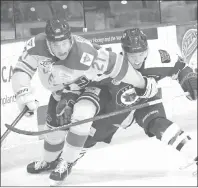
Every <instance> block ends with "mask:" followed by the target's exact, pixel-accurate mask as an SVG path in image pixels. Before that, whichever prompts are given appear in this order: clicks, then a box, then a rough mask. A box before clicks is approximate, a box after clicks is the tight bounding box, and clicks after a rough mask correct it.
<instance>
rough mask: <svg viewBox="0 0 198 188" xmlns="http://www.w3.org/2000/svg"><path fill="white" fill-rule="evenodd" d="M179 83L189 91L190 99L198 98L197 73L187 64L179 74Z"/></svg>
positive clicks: (185, 90)
mask: <svg viewBox="0 0 198 188" xmlns="http://www.w3.org/2000/svg"><path fill="white" fill-rule="evenodd" d="M178 80H179V83H180V85H181V87H182V89H183V90H184V92H189V95H188V96H187V98H188V99H189V100H196V99H197V73H196V72H195V71H193V69H192V68H190V67H188V66H186V67H184V68H183V69H182V70H181V71H180V72H179V74H178Z"/></svg>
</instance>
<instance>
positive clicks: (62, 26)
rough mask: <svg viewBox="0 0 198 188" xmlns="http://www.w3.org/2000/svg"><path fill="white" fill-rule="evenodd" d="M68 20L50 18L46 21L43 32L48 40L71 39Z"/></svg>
mask: <svg viewBox="0 0 198 188" xmlns="http://www.w3.org/2000/svg"><path fill="white" fill-rule="evenodd" d="M70 30H71V29H70V26H69V24H68V22H67V21H66V20H64V19H51V20H48V21H47V22H46V27H45V34H46V35H47V40H49V41H54V42H55V41H62V40H64V39H71V31H70Z"/></svg>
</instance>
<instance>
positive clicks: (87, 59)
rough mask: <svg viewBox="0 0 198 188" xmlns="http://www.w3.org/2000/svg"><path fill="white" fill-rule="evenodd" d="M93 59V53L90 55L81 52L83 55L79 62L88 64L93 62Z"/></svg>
mask: <svg viewBox="0 0 198 188" xmlns="http://www.w3.org/2000/svg"><path fill="white" fill-rule="evenodd" d="M93 59H94V56H93V55H91V54H89V53H86V52H83V55H82V57H81V59H80V62H81V63H82V64H84V65H87V66H90V65H91V64H92V62H93Z"/></svg>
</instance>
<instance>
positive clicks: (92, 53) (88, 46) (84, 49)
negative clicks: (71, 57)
mask: <svg viewBox="0 0 198 188" xmlns="http://www.w3.org/2000/svg"><path fill="white" fill-rule="evenodd" d="M72 37H73V40H74V43H75V44H76V47H77V50H78V54H79V56H80V57H82V56H89V57H90V58H91V59H92V58H94V57H96V56H97V49H95V48H94V46H93V44H92V43H91V42H90V41H89V40H88V39H85V38H83V37H81V36H78V35H73V36H72Z"/></svg>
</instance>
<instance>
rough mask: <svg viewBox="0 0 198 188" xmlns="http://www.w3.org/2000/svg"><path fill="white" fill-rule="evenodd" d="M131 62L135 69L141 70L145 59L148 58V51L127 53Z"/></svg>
mask: <svg viewBox="0 0 198 188" xmlns="http://www.w3.org/2000/svg"><path fill="white" fill-rule="evenodd" d="M126 54H127V58H128V60H129V62H130V63H131V64H132V66H133V68H135V69H140V68H141V66H142V64H143V62H144V60H145V58H146V57H147V51H145V52H140V53H126Z"/></svg>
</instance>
